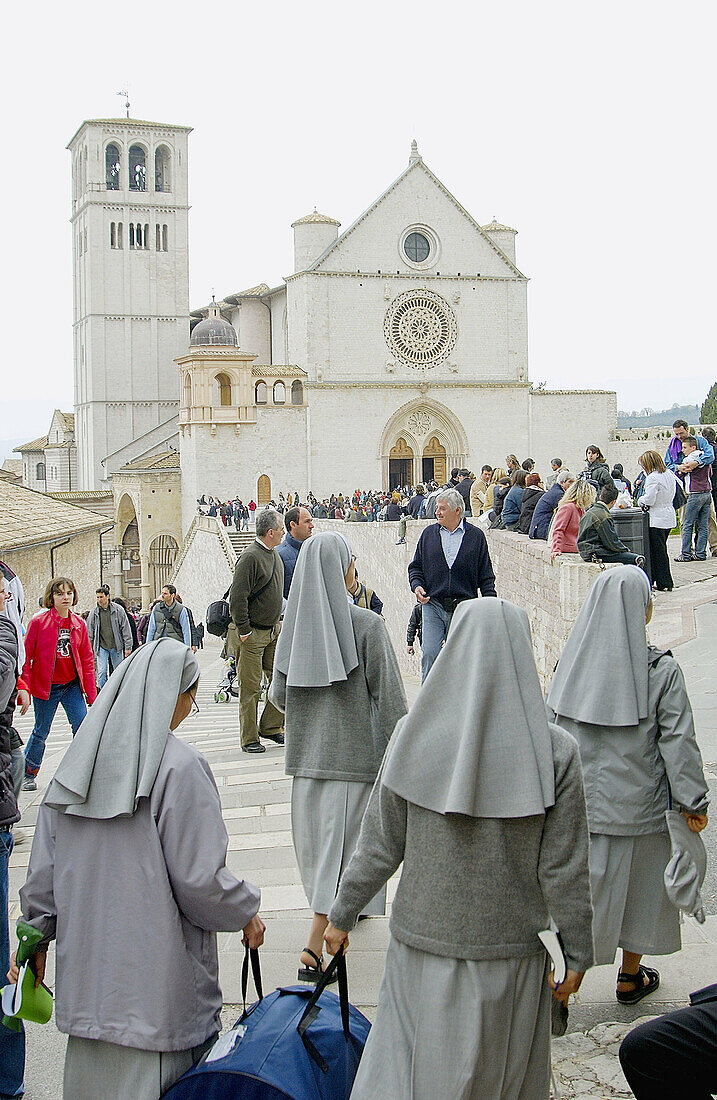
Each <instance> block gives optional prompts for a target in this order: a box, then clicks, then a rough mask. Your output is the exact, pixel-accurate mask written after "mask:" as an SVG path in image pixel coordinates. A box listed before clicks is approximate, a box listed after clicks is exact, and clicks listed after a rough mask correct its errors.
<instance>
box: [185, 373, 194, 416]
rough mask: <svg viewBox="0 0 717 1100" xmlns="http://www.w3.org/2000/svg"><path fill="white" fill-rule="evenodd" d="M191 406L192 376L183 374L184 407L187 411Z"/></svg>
mask: <svg viewBox="0 0 717 1100" xmlns="http://www.w3.org/2000/svg"><path fill="white" fill-rule="evenodd" d="M191 405H192V376H191V374H185V376H184V406H185V408H187V409H189V408H191Z"/></svg>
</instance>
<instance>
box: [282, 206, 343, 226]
mask: <svg viewBox="0 0 717 1100" xmlns="http://www.w3.org/2000/svg"><path fill="white" fill-rule="evenodd" d="M297 225H341V222H337V221H336V218H330V217H329V216H328V214H319V212H318V210H317V209H316V207H314V210H313V213H311V214H306V216H305V217H303V218H298V219H297V220H296V221H295V222H292V223H291V228H292V229H296V227H297Z"/></svg>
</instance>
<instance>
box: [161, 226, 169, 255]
mask: <svg viewBox="0 0 717 1100" xmlns="http://www.w3.org/2000/svg"><path fill="white" fill-rule="evenodd" d="M167 243H168V242H167V226H166V225H163V226H162V252H166V251H167Z"/></svg>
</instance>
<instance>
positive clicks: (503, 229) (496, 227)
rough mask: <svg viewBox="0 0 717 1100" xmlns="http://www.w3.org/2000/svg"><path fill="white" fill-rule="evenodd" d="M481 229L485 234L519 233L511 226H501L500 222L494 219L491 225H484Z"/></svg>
mask: <svg viewBox="0 0 717 1100" xmlns="http://www.w3.org/2000/svg"><path fill="white" fill-rule="evenodd" d="M481 229H482V230H483V232H484V233H517V232H518V230H517V229H513V228H512V227H511V226H510V225H501V224H500V222H499V221H496V219H495V218H493V221H492V222H491V223H490V225H482V226H481Z"/></svg>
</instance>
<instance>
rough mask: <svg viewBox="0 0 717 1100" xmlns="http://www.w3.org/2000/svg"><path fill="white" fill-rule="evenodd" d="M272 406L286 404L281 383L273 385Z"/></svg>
mask: <svg viewBox="0 0 717 1100" xmlns="http://www.w3.org/2000/svg"><path fill="white" fill-rule="evenodd" d="M274 404H275V405H285V404H286V386H285V385H284V383H283V382H275V383H274Z"/></svg>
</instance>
